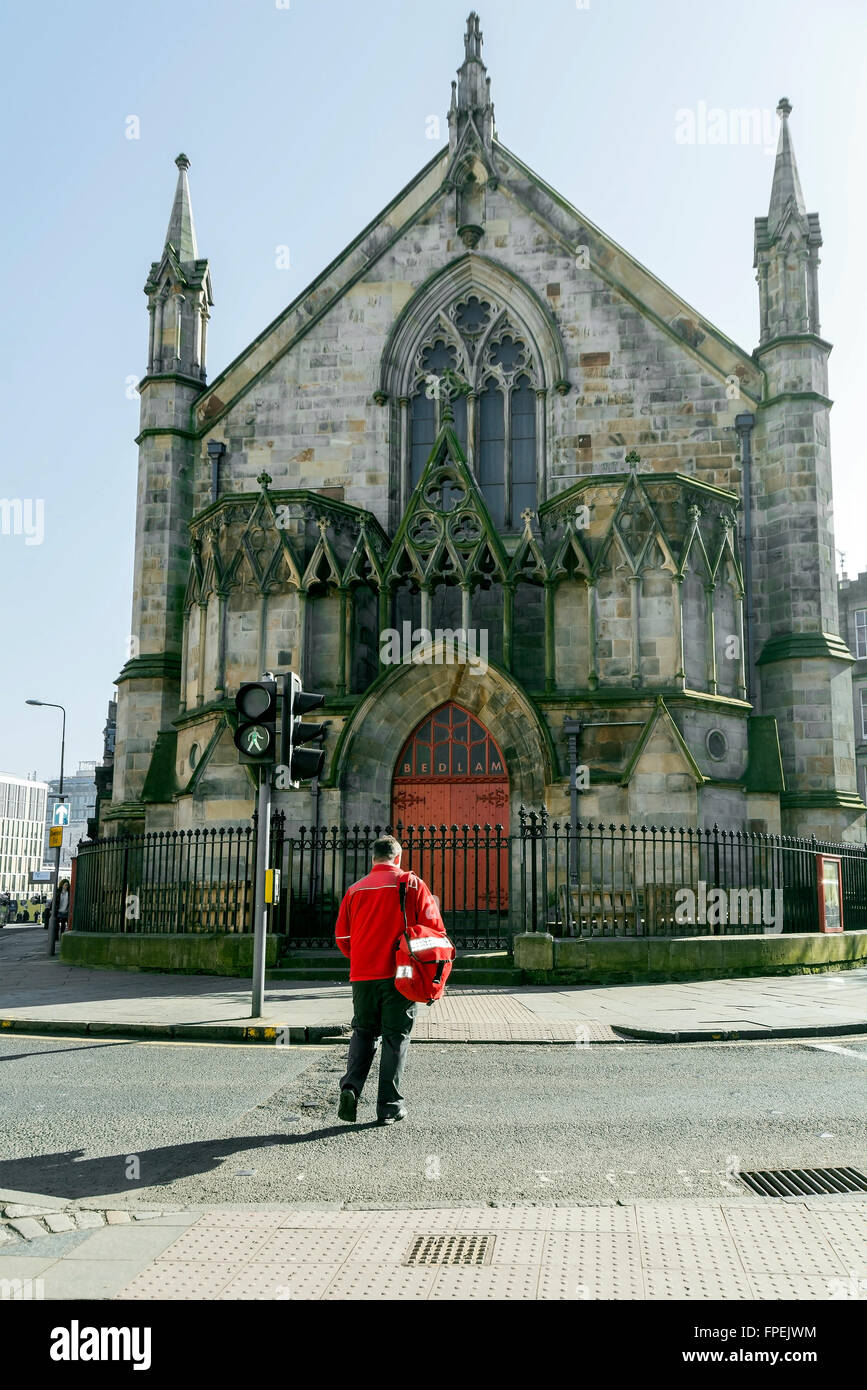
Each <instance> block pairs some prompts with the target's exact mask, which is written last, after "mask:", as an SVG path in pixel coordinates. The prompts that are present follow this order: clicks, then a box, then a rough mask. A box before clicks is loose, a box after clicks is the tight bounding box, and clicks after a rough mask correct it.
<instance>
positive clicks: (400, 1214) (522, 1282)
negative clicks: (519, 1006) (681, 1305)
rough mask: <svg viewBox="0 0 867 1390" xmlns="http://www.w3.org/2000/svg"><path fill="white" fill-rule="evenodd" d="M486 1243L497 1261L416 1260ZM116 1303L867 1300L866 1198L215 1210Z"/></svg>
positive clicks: (183, 1233)
mask: <svg viewBox="0 0 867 1390" xmlns="http://www.w3.org/2000/svg"><path fill="white" fill-rule="evenodd" d="M486 1235H487V1236H490V1237H491V1242H490V1244H489V1245H488V1247H487V1251H486V1252H485V1258H487V1252H489V1253H490V1256H491V1263H490V1264H487V1265H485V1266H480V1265H479V1264H474V1265H472V1266H465V1265H464V1266H462V1265H458V1264H450V1265H448V1266H444V1265H440V1264H430V1265H423V1266H415V1265H413V1266H408V1265H407V1264H406V1263H405V1261H406V1259H407V1252H408V1250H409V1249H410V1247H411V1246H412V1245H413V1243H414V1242H415V1241H417V1240H418V1239H419V1238H422V1237H425V1236H431V1237H434V1236H435V1237H437V1238H443V1239H445V1240H448V1239H449V1238H453V1237H461V1236H469V1237H473V1238H476V1237H483V1236H486ZM471 1243H472V1242H469V1244H471ZM457 1253H458V1254H460V1251H458V1252H457ZM434 1254H436V1251H434ZM115 1297H116V1298H119V1299H166V1298H168V1299H217V1298H219V1299H221V1300H226V1301H228V1300H231V1299H233V1298H234V1299H239V1300H250V1299H260V1300H273V1301H275V1302H279V1301H288V1300H292V1299H296V1300H304V1299H328V1300H339V1299H350V1300H351V1299H367V1300H370V1299H380V1300H393V1299H422V1300H424V1299H439V1300H445V1299H451V1300H466V1299H491V1300H494V1299H497V1300H498V1299H516V1300H527V1299H530V1300H533V1299H553V1300H559V1301H593V1300H596V1299H630V1300H636V1299H651V1300H653V1299H668V1300H674V1299H680V1300H702V1299H748V1298H761V1299H769V1300H770V1299H799V1298H804V1299H830V1298H835V1299H849V1300H860V1301H865V1300H867V1203H865V1202H858V1203H857V1204H852V1203H849V1202H848V1201H847V1202H846V1204H845V1205H842V1204H840V1203H835V1202H834V1201H833V1200H832V1199H829V1201H828V1203H827V1204H826V1205H818V1204H817V1203H816V1202H815V1201H814V1200H812V1199H811V1200H810V1202H809V1205H808V1204H807V1203H789V1202H787V1203H778V1204H775V1205H769V1204H768V1202H767V1200H766V1199H749V1200H745V1201H743V1202H714V1201H713V1200H710V1199H704V1200H700V1201H696V1202H695V1203H691V1202H659V1203H651V1202H639V1203H636V1204H634V1205H630V1206H619V1205H613V1204H605V1205H601V1206H585V1207H554V1206H547V1207H546V1206H541V1205H537V1206H531V1205H529V1204H526V1205H515V1206H502V1207H460V1208H432V1209H430V1208H429V1209H422V1208H408V1209H405V1210H394V1209H392V1210H389V1211H385V1212H379V1211H376V1210H373V1209H369V1210H367V1209H360V1210H352V1211H335V1210H331V1209H328V1210H323V1211H309V1210H307V1211H304V1210H297V1211H285V1210H284V1211H267V1212H266V1211H255V1210H253V1211H246V1210H237V1211H225V1210H223V1211H217V1212H206V1213H203V1214H202V1215H201V1216H200V1218H199V1219H198V1220H197V1221H196V1223H195V1224H194V1225H192V1226H190V1227H189V1228H188V1229H186V1230H183V1231H180V1232H179V1233H178V1235H177V1237H176V1239H175V1240H174V1241H173V1242H172V1244H171V1245H170V1246H168V1247H167V1248H166V1250H165V1251H163V1253H162V1254H161V1255H159V1256H158V1257H157V1258H155V1259H154V1260H152V1261H151V1263H150V1264H149V1265H148V1266H147V1267H146V1268H145V1269H144V1270H143V1271H142V1272H141V1273H140V1274H138V1275H136V1276H135V1278H133V1279H131V1280H130V1281H129V1282H128V1283H127V1284H126V1286H125V1287H124V1288H123V1289H122V1290H121V1291H120V1293H119V1294H117V1295H116V1296H115Z"/></svg>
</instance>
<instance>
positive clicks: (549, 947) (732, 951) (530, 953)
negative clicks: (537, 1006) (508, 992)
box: [515, 931, 867, 985]
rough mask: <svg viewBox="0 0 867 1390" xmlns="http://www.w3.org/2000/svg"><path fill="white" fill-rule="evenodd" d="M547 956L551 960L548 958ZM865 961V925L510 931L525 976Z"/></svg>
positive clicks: (697, 974) (734, 971)
mask: <svg viewBox="0 0 867 1390" xmlns="http://www.w3.org/2000/svg"><path fill="white" fill-rule="evenodd" d="M549 956H550V958H551V963H550V964H549V963H548V959H549ZM864 965H867V931H847V932H842V933H838V934H836V935H831V934H828V935H823V934H822V933H821V932H803V933H801V932H799V933H795V932H792V933H791V934H786V935H780V936H770V935H768V936H710V937H708V936H687V937H664V936H658V937H652V936H648V937H618V936H614V937H598V938H595V939H594V938H592V937H591V938H589V939H587V940H581V939H578V938H575V939H565V940H556V939H553V938H552V937H550V936H547V935H545V934H542V933H539V934H538V936H535V935H533V934H532V933H529V934H527V935H521V936H516V937H515V968H516V969H518V970H523V972H524V981H525V983H526V984H555V983H556V984H599V985H605V984H624V983H627V982H637V983H642V984H647V983H651V982H654V981H659V980H714V979H732V978H735V977H738V976H749V975H810V974H817V973H820V972H822V971H826V970H852V969H855V968H857V967H858V966H864Z"/></svg>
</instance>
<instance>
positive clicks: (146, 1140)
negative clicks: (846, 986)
mask: <svg viewBox="0 0 867 1390" xmlns="http://www.w3.org/2000/svg"><path fill="white" fill-rule="evenodd" d="M344 1057H345V1046H341V1047H327V1048H317V1049H313V1048H309V1047H308V1048H271V1047H255V1046H249V1045H248V1046H234V1047H233V1046H226V1045H202V1044H175V1043H171V1044H159V1043H150V1042H147V1043H146V1042H124V1041H120V1040H117V1039H111V1040H104V1041H100V1040H95V1041H90V1040H84V1039H64V1040H55V1039H48V1038H35V1037H32V1036H28V1037H9V1036H4V1037H3V1038H2V1039H0V1086H2V1095H3V1102H2V1106H3V1108H2V1117H3V1118H2V1132H0V1188H14V1189H17V1190H22V1191H28V1192H39V1193H43V1194H50V1195H52V1196H60V1197H65V1198H67V1199H88V1200H93V1199H99V1198H102V1197H105V1199H106V1201H105V1205H106V1206H123V1205H135V1204H137V1203H147V1204H155V1203H161V1202H165V1203H166V1204H167V1205H186V1204H193V1205H197V1204H202V1203H234V1202H240V1203H248V1202H249V1203H263V1202H280V1203H283V1202H313V1203H322V1202H349V1203H354V1204H368V1205H373V1206H410V1205H426V1206H433V1205H454V1204H455V1203H459V1202H462V1201H465V1202H467V1203H472V1204H478V1203H479V1202H484V1201H488V1200H495V1201H496V1200H499V1201H544V1202H552V1201H569V1202H573V1201H585V1202H586V1201H600V1200H602V1201H611V1200H615V1199H617V1198H621V1199H623V1200H631V1199H636V1198H658V1197H665V1198H673V1197H675V1198H676V1197H678V1196H693V1197H695V1196H706V1197H720V1196H737V1195H741V1196H743V1195H744V1189H743V1187H742V1186H741V1184H740V1183H738V1182H737V1181H736V1180H734V1179H733V1177H732V1176H731V1173H732V1171H733V1170H735V1169H737V1168H742V1169H751V1168H780V1167H790V1166H801V1167H803V1166H806V1167H819V1166H839V1165H849V1166H856V1167H860V1168H862V1169H865V1168H867V1125H865V1115H867V1039H865V1038H863V1037H859V1038H852V1039H835V1040H834V1041H833V1043H831V1044H829V1043H822V1044H819V1045H817V1044H815V1043H813V1044H808V1043H791V1042H785V1043H773V1042H767V1041H766V1042H758V1043H731V1044H719V1043H717V1044H712V1045H706V1044H703V1043H702V1044H691V1045H683V1046H678V1045H672V1044H665V1045H644V1044H606V1045H597V1046H590V1047H583V1048H581V1047H576V1048H573V1047H566V1046H560V1047H551V1046H541V1047H540V1046H532V1047H530V1046H528V1047H523V1046H509V1047H505V1046H504V1047H500V1046H482V1045H478V1046H472V1045H467V1046H456V1045H449V1046H447V1047H445V1046H444V1047H437V1046H433V1045H429V1044H427V1045H418V1044H417V1045H416V1046H415V1047H414V1048H412V1050H411V1055H410V1063H409V1069H408V1075H407V1084H406V1086H405V1090H406V1095H407V1102H408V1105H409V1107H410V1115H409V1118H408V1119H407V1120H405V1121H403V1122H402V1123H400V1124H397V1125H394V1126H391V1127H389V1128H385V1129H380V1128H377V1127H376V1126H375V1125H374V1124H373V1121H374V1119H375V1115H374V1106H373V1104H372V1099H371V1098H370V1097H368V1096H367V1095H365V1097H364V1098H363V1101H362V1104H361V1106H360V1107H359V1119H360V1121H361V1123H360V1124H359V1126H357V1127H355V1128H353V1127H350V1126H346V1125H342V1124H340V1123H339V1122H338V1121H337V1119H336V1099H337V1083H338V1080H339V1077H340V1074H341V1073H342V1070H343V1059H344ZM727 1174H728V1176H727Z"/></svg>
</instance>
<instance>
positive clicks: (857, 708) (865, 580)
mask: <svg viewBox="0 0 867 1390" xmlns="http://www.w3.org/2000/svg"><path fill="white" fill-rule="evenodd" d="M838 602H839V605H840V635H841V637H842V638H843V640H844V641H845V642H846V644H847V645H848V647H849V650H850V651H851V652H853V653H854V655H855V665H854V666H853V667H852V708H853V714H854V720H855V764H856V769H857V777H858V791H859V792H860V793H861V799H862V800H863V799H864V798H865V797H867V571H865V572H864V573H863V574H859V575H858V578H857V579H849V577H848V575H845V574H844V575H843V577H842V578H841V580H840V585H839V589H838Z"/></svg>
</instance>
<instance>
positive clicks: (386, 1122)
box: [376, 1110, 406, 1125]
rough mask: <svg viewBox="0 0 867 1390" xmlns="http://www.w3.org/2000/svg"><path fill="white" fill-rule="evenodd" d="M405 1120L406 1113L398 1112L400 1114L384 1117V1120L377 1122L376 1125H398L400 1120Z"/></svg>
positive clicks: (403, 1111)
mask: <svg viewBox="0 0 867 1390" xmlns="http://www.w3.org/2000/svg"><path fill="white" fill-rule="evenodd" d="M405 1119H406V1111H405V1110H398V1112H397V1114H396V1115H383V1117H382V1119H379V1120H377V1122H376V1123H377V1124H378V1125H393V1124H396V1123H397V1121H398V1120H405Z"/></svg>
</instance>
